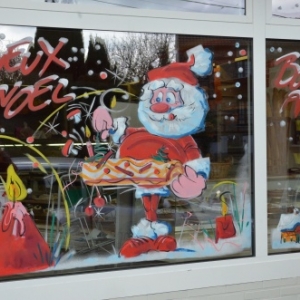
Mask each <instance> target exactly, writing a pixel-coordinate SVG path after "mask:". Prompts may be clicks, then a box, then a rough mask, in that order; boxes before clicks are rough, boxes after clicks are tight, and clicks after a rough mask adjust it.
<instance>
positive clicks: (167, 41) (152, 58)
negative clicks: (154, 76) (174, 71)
mask: <svg viewBox="0 0 300 300" xmlns="http://www.w3.org/2000/svg"><path fill="white" fill-rule="evenodd" d="M107 48H108V52H109V54H110V62H111V66H112V68H113V69H114V70H115V72H116V73H117V74H118V76H119V77H120V78H125V80H126V81H132V80H133V79H138V80H139V81H140V82H144V81H145V79H146V78H145V77H146V74H147V72H148V70H150V69H152V68H154V67H161V66H165V65H167V64H168V63H170V62H171V61H172V60H173V59H174V56H175V36H174V35H171V34H148V33H127V34H124V35H122V36H121V37H113V38H112V39H111V40H109V41H108V42H107Z"/></svg>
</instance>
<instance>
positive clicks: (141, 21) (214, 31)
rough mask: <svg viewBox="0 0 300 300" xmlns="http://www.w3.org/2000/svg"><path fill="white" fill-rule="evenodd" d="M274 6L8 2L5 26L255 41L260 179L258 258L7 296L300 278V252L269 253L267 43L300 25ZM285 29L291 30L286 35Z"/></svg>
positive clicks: (5, 285) (7, 286) (55, 283)
mask: <svg viewBox="0 0 300 300" xmlns="http://www.w3.org/2000/svg"><path fill="white" fill-rule="evenodd" d="M271 4H272V3H271V0H266V1H256V0H247V1H246V16H234V15H230V16H227V15H211V14H194V13H180V14H178V13H176V14H175V13H174V14H173V13H172V17H170V13H169V12H166V11H148V10H132V9H121V8H120V9H101V10H100V9H96V8H89V7H85V8H84V7H82V8H81V7H78V6H74V7H70V6H68V5H62V4H59V5H57V6H56V5H53V6H52V5H49V3H30V2H24V1H22V0H14V1H9V0H5V1H4V0H2V1H1V4H0V11H1V16H2V20H1V24H3V25H19V26H37V25H38V26H45V27H63V28H64V27H65V28H81V29H93V30H112V31H139V32H165V33H176V34H195V35H209V36H216V37H217V36H224V37H226V36H229V37H248V38H253V70H254V75H253V103H254V120H253V121H254V124H253V127H254V166H253V168H254V174H256V176H255V178H254V188H255V190H254V192H255V199H256V200H255V205H254V209H255V213H254V229H255V232H254V234H255V242H254V247H255V255H254V256H253V257H247V258H235V259H222V260H215V261H207V262H199V263H184V264H179V265H169V266H159V267H145V268H137V269H127V270H122V271H120V270H118V271H105V272H98V273H86V274H76V275H71V274H70V275H63V276H57V277H41V278H39V279H27V280H25V279H24V280H20V281H18V282H17V285H18V288H16V282H15V281H8V282H2V283H1V285H0V293H1V294H4V293H9V294H10V297H11V298H12V299H15V298H17V297H18V296H19V295H20V294H22V296H23V297H24V298H27V297H28V298H29V297H30V298H31V299H33V300H35V299H40V297H43V298H44V299H47V298H49V299H50V297H51V299H53V296H54V297H57V296H60V295H62V294H64V299H66V300H68V299H74V298H76V299H80V298H82V299H85V298H87V295H88V298H89V299H107V298H117V297H131V296H136V295H147V294H155V293H166V292H173V291H177V290H188V289H196V288H203V287H211V288H214V287H216V286H220V285H229V284H242V283H247V282H257V281H262V280H272V279H280V278H288V277H296V276H300V260H299V253H289V254H280V255H272V256H269V255H268V245H267V234H268V232H267V167H266V152H267V151H266V149H267V147H266V130H263V129H266V107H265V98H266V86H265V62H266V58H265V39H266V38H274V37H276V38H289V39H291V38H294V39H297V36H296V31H297V27H296V26H295V25H299V21H300V20H286V21H285V22H286V23H285V24H282V22H283V20H275V18H273V17H271V16H270V12H271ZM53 20H55V24H54V23H53ZM295 21H297V22H295ZM292 23H295V24H292ZM296 23H297V24H296ZM282 25H285V26H282ZM281 27H283V28H282V29H281ZM221 28H222V30H220V29H221ZM284 29H288V34H287V33H285V36H284ZM256 70H259V72H258V71H256ZM258 229H259V230H258ZM241 274H242V276H241ZM48 295H49V296H48Z"/></svg>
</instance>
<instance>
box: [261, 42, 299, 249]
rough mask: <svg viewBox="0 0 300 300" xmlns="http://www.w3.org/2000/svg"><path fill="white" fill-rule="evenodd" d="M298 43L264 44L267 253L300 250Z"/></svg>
mask: <svg viewBox="0 0 300 300" xmlns="http://www.w3.org/2000/svg"><path fill="white" fill-rule="evenodd" d="M298 48H299V42H297V41H284V40H267V48H266V53H267V136H268V140H267V147H268V148H267V150H268V160H267V166H268V228H269V253H278V252H291V251H296V250H297V249H299V245H300V244H299V234H298V227H297V226H298V225H299V220H300V219H299V218H300V215H299V173H300V171H299V170H300V169H299V163H300V161H299V149H300V148H299V143H300V140H299V130H300V129H299V109H298V106H299V99H298V98H299V97H298V93H299V91H298V88H299V82H298V81H299V80H298V76H299V75H298V74H299V52H298Z"/></svg>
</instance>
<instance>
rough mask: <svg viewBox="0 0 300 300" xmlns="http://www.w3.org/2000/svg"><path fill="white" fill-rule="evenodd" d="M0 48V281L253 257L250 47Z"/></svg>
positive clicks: (196, 39)
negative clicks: (0, 209)
mask: <svg viewBox="0 0 300 300" xmlns="http://www.w3.org/2000/svg"><path fill="white" fill-rule="evenodd" d="M0 39H1V46H2V48H1V58H0V62H1V71H0V80H1V85H0V103H1V108H0V113H1V116H2V117H1V120H2V121H1V124H0V145H1V146H0V147H1V157H0V158H1V160H0V167H1V170H0V171H1V179H2V180H1V193H0V196H1V198H0V200H1V202H0V203H1V208H2V211H1V215H0V242H1V247H0V276H1V278H3V279H4V278H5V279H7V278H15V277H22V276H24V274H26V278H28V276H30V277H37V276H52V275H57V274H70V273H76V272H77V273H78V272H86V271H105V270H116V269H124V268H133V267H148V266H160V265H166V264H175V263H184V262H196V261H197V262H198V261H206V260H212V259H226V258H237V257H246V256H252V255H253V254H254V250H253V247H254V245H253V227H252V226H253V206H252V204H253V201H254V199H253V182H252V177H253V169H252V154H253V152H252V149H253V146H252V138H253V136H252V125H253V124H252V119H253V118H252V117H253V116H252V95H251V85H252V63H251V59H252V40H250V39H245V38H224V37H208V36H191V35H170V34H149V33H147V34H146V33H126V32H123V33H121V32H103V31H86V30H71V29H70V30H69V29H53V28H52V29H48V28H39V27H38V28H26V27H8V26H2V27H0ZM285 122H287V121H285Z"/></svg>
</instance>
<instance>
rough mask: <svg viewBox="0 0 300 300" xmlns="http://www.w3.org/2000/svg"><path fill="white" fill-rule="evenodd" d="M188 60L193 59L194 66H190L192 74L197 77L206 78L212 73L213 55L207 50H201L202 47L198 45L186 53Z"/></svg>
mask: <svg viewBox="0 0 300 300" xmlns="http://www.w3.org/2000/svg"><path fill="white" fill-rule="evenodd" d="M186 54H187V55H188V57H189V59H191V58H192V57H193V59H194V60H195V61H194V64H193V65H192V66H191V70H192V72H194V73H195V74H197V75H198V76H207V75H210V74H211V73H212V70H213V64H212V59H213V53H212V52H211V51H210V50H209V49H207V48H205V49H204V48H203V47H202V45H198V46H196V47H194V48H192V49H189V50H188V51H186Z"/></svg>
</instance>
